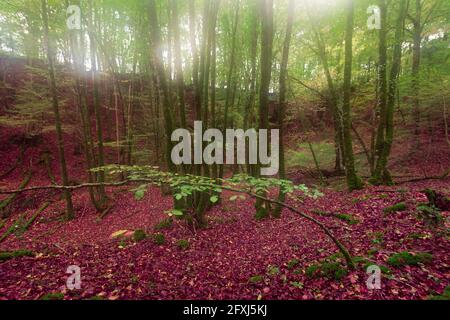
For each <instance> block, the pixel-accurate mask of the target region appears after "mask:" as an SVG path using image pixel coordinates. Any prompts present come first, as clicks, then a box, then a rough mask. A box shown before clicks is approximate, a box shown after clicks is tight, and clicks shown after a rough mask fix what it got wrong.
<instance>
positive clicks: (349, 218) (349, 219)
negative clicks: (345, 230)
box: [335, 213, 359, 225]
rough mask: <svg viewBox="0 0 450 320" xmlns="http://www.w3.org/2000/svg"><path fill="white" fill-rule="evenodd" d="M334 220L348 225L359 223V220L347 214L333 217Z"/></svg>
mask: <svg viewBox="0 0 450 320" xmlns="http://www.w3.org/2000/svg"><path fill="white" fill-rule="evenodd" d="M335 217H336V218H338V219H340V220H342V221H345V222H347V223H348V224H350V225H353V224H357V223H359V220H358V219H356V218H355V217H353V216H352V215H350V214H347V213H338V214H336V215H335Z"/></svg>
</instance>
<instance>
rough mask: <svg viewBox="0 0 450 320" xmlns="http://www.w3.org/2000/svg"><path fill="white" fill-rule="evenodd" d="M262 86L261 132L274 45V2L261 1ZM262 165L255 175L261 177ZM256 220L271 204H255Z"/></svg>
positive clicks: (266, 123) (266, 125)
mask: <svg viewBox="0 0 450 320" xmlns="http://www.w3.org/2000/svg"><path fill="white" fill-rule="evenodd" d="M260 10H261V63H260V65H261V84H260V91H259V130H261V129H269V88H270V80H271V76H272V45H273V35H274V28H273V0H261V9H260ZM259 169H260V165H258V166H257V168H256V172H255V175H256V176H259V175H260V172H259ZM255 208H256V213H255V218H257V219H264V218H266V217H267V216H268V215H269V204H268V203H266V202H264V201H262V200H261V199H258V200H257V201H256V204H255Z"/></svg>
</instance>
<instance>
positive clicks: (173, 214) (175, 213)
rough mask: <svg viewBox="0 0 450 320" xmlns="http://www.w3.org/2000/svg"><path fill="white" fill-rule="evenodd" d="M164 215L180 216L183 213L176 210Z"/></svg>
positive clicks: (168, 211)
mask: <svg viewBox="0 0 450 320" xmlns="http://www.w3.org/2000/svg"><path fill="white" fill-rule="evenodd" d="M166 213H167V214H168V215H169V216H182V215H183V211H181V210H178V209H172V210H167V211H166Z"/></svg>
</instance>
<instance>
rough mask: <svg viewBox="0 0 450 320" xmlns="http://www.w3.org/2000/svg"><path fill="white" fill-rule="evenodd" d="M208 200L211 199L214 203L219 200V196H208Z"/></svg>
mask: <svg viewBox="0 0 450 320" xmlns="http://www.w3.org/2000/svg"><path fill="white" fill-rule="evenodd" d="M209 201H211V202H212V203H216V202H217V201H219V197H218V196H212V197H211V198H209Z"/></svg>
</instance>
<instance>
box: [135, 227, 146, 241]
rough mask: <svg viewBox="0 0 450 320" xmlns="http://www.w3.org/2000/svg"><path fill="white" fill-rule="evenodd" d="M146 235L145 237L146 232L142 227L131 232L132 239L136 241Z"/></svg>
mask: <svg viewBox="0 0 450 320" xmlns="http://www.w3.org/2000/svg"><path fill="white" fill-rule="evenodd" d="M146 237H147V234H146V233H145V231H144V230H142V229H138V230H135V231H134V233H133V240H134V241H136V242H139V241H142V240H144V239H145V238H146Z"/></svg>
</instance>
